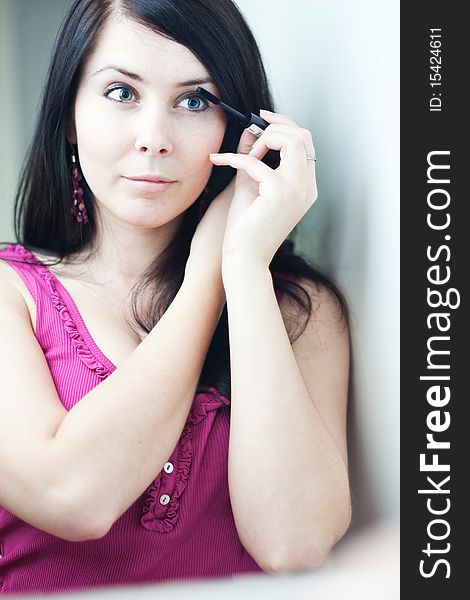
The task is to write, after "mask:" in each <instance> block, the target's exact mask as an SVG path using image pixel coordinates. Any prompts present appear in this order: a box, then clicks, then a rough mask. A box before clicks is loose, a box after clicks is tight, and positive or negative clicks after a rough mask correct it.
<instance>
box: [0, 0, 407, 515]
mask: <svg viewBox="0 0 470 600" xmlns="http://www.w3.org/2000/svg"><path fill="white" fill-rule="evenodd" d="M188 1H190V0H188ZM70 4H71V0H0V44H1V47H0V50H1V53H0V67H1V70H2V75H1V81H2V82H4V85H5V88H4V93H3V94H2V110H1V111H0V116H1V119H2V120H1V131H2V135H1V137H0V144H1V146H0V153H1V160H0V167H1V169H2V170H1V174H0V240H5V239H11V238H12V229H11V225H10V212H11V205H12V200H13V193H14V187H15V180H16V177H17V174H18V171H19V167H20V162H21V160H22V154H23V152H24V150H25V148H26V145H27V142H28V139H29V136H30V133H31V128H32V123H33V121H34V111H35V108H36V104H37V100H38V97H39V93H40V87H41V81H42V79H43V76H44V70H45V66H46V63H47V58H48V52H49V49H50V47H51V45H52V42H53V39H54V36H55V32H56V30H57V28H58V24H59V22H60V21H61V19H62V17H63V15H64V11H65V8H66V7H67V6H69V5H70ZM237 4H238V6H239V7H240V9H241V10H242V12H243V13H244V14H245V16H246V17H247V20H248V22H249V23H250V25H251V27H252V29H253V31H254V33H255V36H256V38H257V39H258V42H259V44H260V47H261V50H262V54H263V57H264V60H265V63H266V66H267V70H268V74H269V75H270V77H271V82H272V90H273V93H274V99H275V102H276V109H277V111H278V112H282V113H285V114H287V115H289V116H290V117H291V118H293V119H294V120H296V121H297V122H298V123H299V124H300V125H302V126H303V127H306V128H308V129H310V130H311V131H312V133H313V136H314V141H315V145H316V152H317V156H318V162H317V163H316V164H317V177H318V187H319V200H318V202H317V203H316V204H315V206H314V207H313V208H312V209H311V211H310V212H309V214H308V215H307V216H306V217H305V219H304V221H303V222H302V225H301V227H300V239H299V245H300V248H301V250H302V251H303V252H304V253H305V254H306V255H307V256H310V257H313V258H314V260H315V261H316V262H317V263H318V264H319V265H320V266H322V267H323V268H325V269H326V270H327V271H328V272H329V273H330V274H331V275H332V276H333V277H334V278H335V279H336V281H337V282H338V283H339V284H340V286H341V287H342V289H343V291H344V293H345V295H346V297H347V300H348V303H349V306H350V310H351V316H352V331H351V335H352V344H353V377H352V393H351V411H350V412H351V435H350V446H351V467H352V486H353V492H354V511H355V521H356V523H358V524H362V523H364V522H366V521H369V522H375V521H376V520H381V519H386V518H388V517H396V515H397V514H398V510H399V391H398V390H399V354H398V345H399V338H398V332H399V273H398V265H399V229H398V222H399V205H398V202H399V200H398V198H399V192H398V186H399V139H398V131H399V108H398V107H399V54H398V52H399V3H398V0H381V1H380V2H376V1H374V0H354V1H348V0H291V1H290V2H286V1H284V0H257V1H256V2H253V1H252V0H238V1H237ZM5 82H7V83H6V84H5Z"/></svg>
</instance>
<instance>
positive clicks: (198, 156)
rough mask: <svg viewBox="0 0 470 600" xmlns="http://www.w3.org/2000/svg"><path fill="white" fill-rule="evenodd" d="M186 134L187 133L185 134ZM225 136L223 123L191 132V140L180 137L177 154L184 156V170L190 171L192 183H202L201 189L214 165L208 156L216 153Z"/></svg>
mask: <svg viewBox="0 0 470 600" xmlns="http://www.w3.org/2000/svg"><path fill="white" fill-rule="evenodd" d="M186 133H187V132H186ZM224 135H225V122H220V121H219V122H215V123H208V124H206V125H204V124H202V125H201V126H199V127H197V128H195V129H194V130H193V131H192V135H191V140H188V136H187V135H186V136H180V139H179V142H178V146H179V149H180V151H179V152H178V154H179V156H180V157H183V156H184V159H183V162H184V163H185V166H186V169H190V170H191V171H190V172H191V174H192V178H193V181H194V180H195V179H197V180H198V181H199V182H203V184H204V185H203V187H204V186H205V184H206V183H207V180H208V179H209V177H210V174H211V172H212V169H213V167H214V165H213V164H212V163H211V161H210V160H209V154H211V153H212V152H218V151H219V149H220V146H221V145H222V141H223V138H224Z"/></svg>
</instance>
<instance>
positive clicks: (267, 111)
mask: <svg viewBox="0 0 470 600" xmlns="http://www.w3.org/2000/svg"><path fill="white" fill-rule="evenodd" d="M259 112H260V113H265V114H268V115H272V114H273V113H272V112H271V111H270V110H266V109H265V108H261V109H260V111H259Z"/></svg>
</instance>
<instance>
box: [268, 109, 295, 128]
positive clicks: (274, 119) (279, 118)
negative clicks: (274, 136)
mask: <svg viewBox="0 0 470 600" xmlns="http://www.w3.org/2000/svg"><path fill="white" fill-rule="evenodd" d="M261 113H262V114H261ZM259 116H260V117H262V118H263V119H264V120H265V121H268V123H284V124H286V125H294V126H295V127H298V125H297V123H296V122H295V121H293V120H292V119H290V118H289V117H288V116H286V115H282V114H281V113H277V112H271V111H270V110H266V109H264V108H262V109H261V110H260V111H259Z"/></svg>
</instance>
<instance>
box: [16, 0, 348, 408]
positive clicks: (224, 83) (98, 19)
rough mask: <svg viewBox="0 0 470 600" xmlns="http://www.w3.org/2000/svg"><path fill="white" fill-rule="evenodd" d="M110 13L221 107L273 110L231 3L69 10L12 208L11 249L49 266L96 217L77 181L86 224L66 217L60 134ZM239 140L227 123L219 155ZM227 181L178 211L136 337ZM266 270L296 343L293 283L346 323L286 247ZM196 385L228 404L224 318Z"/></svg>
mask: <svg viewBox="0 0 470 600" xmlns="http://www.w3.org/2000/svg"><path fill="white" fill-rule="evenodd" d="M116 12H118V13H119V14H120V15H122V16H124V17H127V18H131V19H133V20H134V21H136V22H138V23H141V24H143V25H145V26H146V27H148V28H150V29H152V30H153V31H155V32H157V33H159V34H161V35H165V36H166V37H168V38H170V39H172V40H174V41H176V42H178V43H180V44H182V45H184V46H186V47H187V48H189V49H190V50H191V52H193V54H194V55H195V56H196V57H197V58H198V59H199V60H200V62H201V63H202V64H203V65H204V66H205V67H206V69H207V70H208V72H209V73H210V75H211V77H212V79H213V80H214V82H215V85H216V86H217V88H218V91H219V93H220V96H221V97H222V99H225V100H227V101H228V102H229V103H231V104H232V105H234V106H236V107H237V108H238V109H239V110H241V111H243V112H248V113H249V112H254V113H256V112H257V111H258V110H259V109H260V108H266V109H268V110H274V106H273V101H272V98H271V93H270V90H269V85H268V82H267V78H266V73H265V69H264V66H263V63H262V60H261V56H260V52H259V49H258V47H257V45H256V42H255V39H254V37H253V35H252V33H251V31H250V28H249V27H248V25H247V23H246V22H245V20H244V18H243V17H242V15H241V14H240V12H239V10H238V8H237V7H236V5H235V4H234V3H233V2H232V0H191V1H190V2H188V0H119V1H116V0H76V1H75V2H74V4H73V6H72V7H71V9H70V10H69V12H68V14H67V16H66V18H65V21H64V23H63V26H62V29H61V31H60V32H59V35H58V38H57V41H56V45H55V50H54V52H53V55H52V59H51V63H50V67H49V72H48V75H47V79H46V84H45V87H44V92H43V96H42V101H41V108H40V111H39V115H38V120H37V126H36V130H35V133H34V136H33V139H32V143H31V146H30V149H29V151H28V155H27V157H26V160H25V164H24V167H23V171H22V174H21V177H20V184H19V188H18V193H17V196H16V201H15V234H16V237H17V240H18V241H19V242H20V243H21V244H23V245H24V246H25V247H26V248H28V249H30V250H33V251H34V250H38V251H41V252H44V253H46V254H53V255H55V256H56V257H57V262H60V261H61V260H63V259H64V258H65V257H67V258H68V259H69V260H70V259H73V258H74V254H76V253H77V252H78V251H81V252H83V251H85V250H88V251H90V252H91V251H92V250H93V242H94V231H95V220H96V214H95V211H94V203H93V196H92V192H91V190H90V189H89V187H88V186H87V184H86V181H84V180H82V182H83V189H84V200H85V205H86V210H87V213H88V218H89V223H88V224H83V223H78V222H77V221H76V220H75V219H74V218H73V216H72V214H71V210H70V208H71V197H72V189H71V181H70V164H69V162H68V157H69V155H70V151H69V150H70V145H69V143H68V141H67V127H68V124H69V123H70V119H71V115H72V107H73V105H74V101H75V95H76V91H77V86H78V81H79V77H80V69H81V67H82V65H83V64H84V61H85V60H86V58H87V57H88V55H89V54H90V53H91V52H92V50H93V48H94V45H95V44H96V40H97V39H98V35H99V33H100V31H101V29H102V28H103V26H104V24H105V23H106V22H107V21H108V19H109V18H110V17H111V16H112V15H114V14H116ZM241 134H242V128H241V126H240V125H239V124H238V122H237V121H236V120H233V119H232V118H230V117H229V118H228V124H227V128H226V132H225V136H224V139H223V142H222V146H221V148H220V152H235V151H236V148H237V145H238V141H239V139H240V135H241ZM264 162H265V163H266V164H268V165H269V166H271V167H273V168H275V167H277V166H278V164H279V153H276V152H272V151H270V152H269V153H268V154H267V155H266V157H265V158H264ZM234 174H235V170H234V169H232V168H231V167H217V168H214V169H213V171H212V174H211V177H210V178H209V181H208V184H207V187H206V189H205V191H204V192H203V193H202V194H201V196H200V197H199V198H198V199H197V201H196V202H194V203H193V205H192V206H191V207H190V208H189V209H188V210H187V211H186V213H185V215H184V218H183V220H182V224H181V226H180V229H179V230H178V232H177V233H176V235H175V237H174V239H173V240H172V241H171V243H170V244H169V245H168V246H167V248H166V249H165V250H164V251H163V252H162V253H161V254H160V256H158V257H157V258H156V259H155V261H154V262H153V264H151V266H150V267H149V268H148V269H147V270H146V272H145V273H143V275H142V277H141V279H140V280H139V282H138V283H137V284H136V286H135V287H134V289H133V290H132V306H133V317H134V319H135V322H136V323H137V324H138V325H139V326H140V327H141V328H142V329H144V330H145V331H147V332H148V331H150V330H151V329H152V328H153V326H154V325H155V324H156V323H157V322H158V320H159V319H160V317H161V316H162V315H163V313H164V312H165V310H166V309H167V308H168V306H169V305H170V303H171V302H172V300H173V299H174V297H175V295H176V293H177V291H178V289H179V287H180V286H181V283H182V281H183V277H184V269H185V265H186V261H187V258H188V256H189V250H190V243H191V239H192V236H193V234H194V231H195V229H196V226H197V222H198V215H199V213H200V210H201V207H202V208H203V209H204V208H207V206H208V204H210V202H211V200H212V199H213V198H215V197H216V196H217V195H218V194H219V193H220V192H221V191H222V190H223V189H224V188H225V187H226V186H227V184H228V183H229V181H230V180H231V179H232V177H233V176H234ZM270 270H271V273H272V276H273V282H274V285H275V287H276V289H278V290H279V291H280V292H283V293H286V294H287V295H289V296H290V297H291V298H292V299H293V300H294V301H295V302H296V303H297V305H298V307H299V314H303V326H302V327H300V328H297V330H296V337H298V336H299V335H300V334H301V333H302V331H303V329H304V328H305V326H306V323H307V322H308V319H309V317H310V315H311V312H312V310H313V307H312V303H311V300H310V295H309V294H308V292H307V291H306V290H305V289H304V287H303V286H302V285H301V284H300V283H299V282H298V281H296V280H298V279H299V278H306V279H310V280H311V281H313V282H315V283H316V284H318V285H321V286H326V287H327V288H329V289H330V290H331V291H332V293H333V294H334V295H335V296H336V298H337V300H338V303H339V306H340V308H341V310H342V312H343V316H344V317H345V318H347V315H346V305H345V302H344V300H343V298H342V296H341V294H340V292H339V291H338V290H337V288H336V287H335V286H334V284H333V283H332V282H331V281H330V280H329V279H328V278H327V277H325V276H324V275H322V274H321V273H320V272H319V271H318V270H317V269H316V268H314V267H313V266H312V265H311V264H309V263H308V262H307V261H306V260H305V259H304V258H302V257H300V256H298V255H296V254H295V253H294V246H293V242H292V241H291V240H286V241H285V242H284V243H283V244H282V245H281V247H280V248H279V250H278V251H277V252H276V254H275V256H274V258H273V260H272V262H271V265H270ZM286 275H288V277H286ZM157 282H158V286H159V293H158V294H157V293H150V294H145V297H147V298H151V300H150V302H148V303H146V304H145V306H140V304H139V302H138V298H139V297H142V292H143V290H146V291H152V290H155V288H156V285H157ZM161 290H163V292H161ZM293 338H294V336H291V341H294V340H293ZM199 383H200V385H201V386H202V385H211V386H213V387H216V388H217V389H219V390H220V392H222V393H223V394H225V395H226V396H227V397H230V362H229V340H228V323H227V312H226V309H224V311H223V313H222V316H221V318H220V320H219V323H218V326H217V328H216V331H215V333H214V336H213V339H212V342H211V345H210V348H209V352H208V354H207V357H206V361H205V364H204V367H203V370H202V373H201V377H200V381H199Z"/></svg>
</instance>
